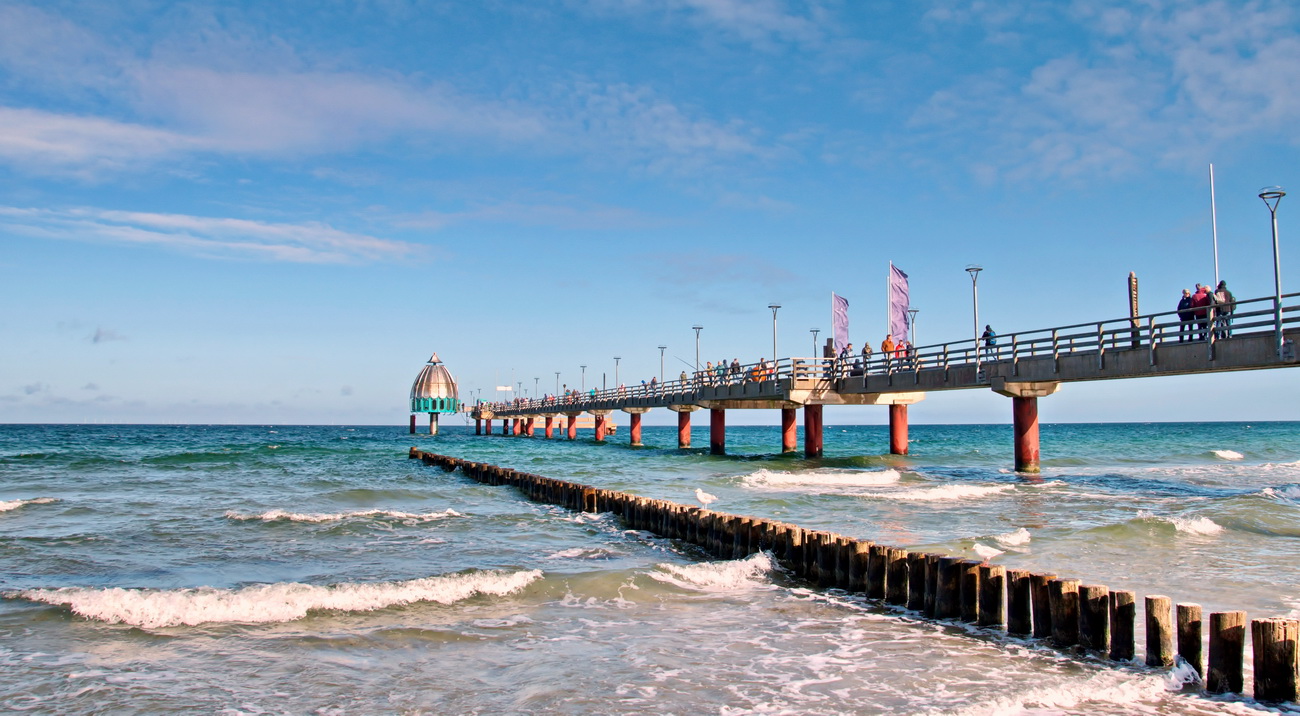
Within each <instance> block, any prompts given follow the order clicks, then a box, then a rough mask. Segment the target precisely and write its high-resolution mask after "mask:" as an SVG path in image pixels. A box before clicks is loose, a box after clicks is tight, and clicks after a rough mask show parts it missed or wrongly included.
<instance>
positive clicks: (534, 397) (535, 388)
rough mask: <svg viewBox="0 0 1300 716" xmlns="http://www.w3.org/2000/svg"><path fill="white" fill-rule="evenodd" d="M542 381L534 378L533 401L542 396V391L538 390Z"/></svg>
mask: <svg viewBox="0 0 1300 716" xmlns="http://www.w3.org/2000/svg"><path fill="white" fill-rule="evenodd" d="M541 381H542V379H541V378H538V377H537V376H533V400H536V399H537V398H539V397H540V396H541V390H540V389H539V388H538V384H539V383H541Z"/></svg>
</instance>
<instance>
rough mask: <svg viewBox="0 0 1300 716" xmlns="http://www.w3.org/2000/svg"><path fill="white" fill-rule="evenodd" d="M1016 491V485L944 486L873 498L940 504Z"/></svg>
mask: <svg viewBox="0 0 1300 716" xmlns="http://www.w3.org/2000/svg"><path fill="white" fill-rule="evenodd" d="M1014 489H1016V486H1015V485H942V486H940V487H918V488H916V489H913V490H900V491H898V492H880V493H875V494H873V495H872V497H878V498H884V499H889V500H903V501H906V502H938V501H943V500H965V499H971V498H978V497H988V496H989V495H996V494H998V493H1002V492H1009V491H1011V490H1014Z"/></svg>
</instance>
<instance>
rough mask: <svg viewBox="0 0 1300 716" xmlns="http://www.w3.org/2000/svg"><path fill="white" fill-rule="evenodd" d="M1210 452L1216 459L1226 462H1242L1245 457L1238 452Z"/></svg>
mask: <svg viewBox="0 0 1300 716" xmlns="http://www.w3.org/2000/svg"><path fill="white" fill-rule="evenodd" d="M1210 452H1211V453H1213V454H1214V456H1215V457H1218V458H1222V459H1224V460H1240V459H1242V458H1244V457H1245V455H1242V454H1241V453H1239V452H1237V451H1236V450H1211V451H1210Z"/></svg>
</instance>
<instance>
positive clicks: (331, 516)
mask: <svg viewBox="0 0 1300 716" xmlns="http://www.w3.org/2000/svg"><path fill="white" fill-rule="evenodd" d="M226 517H228V518H230V519H232V520H262V521H263V522H275V521H277V520H284V521H286V522H314V523H319V522H341V521H343V520H351V519H357V518H361V517H379V518H386V519H393V520H399V521H401V522H403V523H405V524H408V525H409V524H417V523H420V522H431V521H433V520H442V519H446V518H448V517H464V515H462V514H461V513H459V512H457V511H455V510H453V509H446V510H443V511H442V512H423V513H416V512H398V511H396V510H353V511H351V512H317V513H306V512H288V511H285V510H269V511H267V512H259V513H256V514H248V513H243V512H236V511H235V510H227V511H226Z"/></svg>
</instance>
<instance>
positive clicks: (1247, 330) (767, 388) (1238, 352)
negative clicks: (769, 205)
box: [469, 293, 1300, 472]
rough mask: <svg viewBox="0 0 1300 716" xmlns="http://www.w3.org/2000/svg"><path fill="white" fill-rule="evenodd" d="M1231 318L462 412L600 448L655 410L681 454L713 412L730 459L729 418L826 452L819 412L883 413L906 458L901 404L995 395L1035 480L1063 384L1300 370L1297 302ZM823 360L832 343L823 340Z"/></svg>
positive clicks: (1173, 321)
mask: <svg viewBox="0 0 1300 716" xmlns="http://www.w3.org/2000/svg"><path fill="white" fill-rule="evenodd" d="M1231 309H1232V311H1231V313H1230V314H1226V315H1219V316H1215V315H1213V311H1211V315H1210V316H1208V317H1207V318H1206V319H1205V320H1204V322H1198V321H1192V322H1183V321H1180V320H1179V318H1178V315H1177V312H1176V311H1169V312H1164V313H1153V314H1147V315H1142V316H1125V317H1124V318H1118V319H1112V320H1105V321H1098V322H1095V323H1080V324H1074V325H1069V326H1058V327H1054V328H1047V329H1040V330H1033V331H1022V332H1019V333H1011V334H1006V335H1000V336H998V337H997V341H998V343H997V345H979V344H977V342H976V341H975V340H973V339H969V338H968V339H965V340H961V341H953V342H949V343H940V344H937V345H931V346H922V347H919V348H913V349H912V350H911V351H910V352H908V353H906V354H904V353H902V352H896V353H894V354H891V355H883V354H881V353H876V354H873V355H872V356H871V358H870V359H868V360H866V361H865V362H864V361H862V360H861V356H850V357H848V358H847V359H846V360H841V359H837V358H834V357H830V356H827V357H819V358H781V359H778V360H776V361H765V362H762V363H757V364H749V365H744V366H740V367H739V370H731V369H719V370H717V371H715V372H713V373H706V372H704V371H700V372H696V373H694V374H693V375H688V376H687V378H686V379H685V380H681V379H677V380H670V381H664V382H662V383H660V382H657V381H656V382H655V383H654V384H652V385H649V384H641V385H635V386H629V387H625V388H624V387H615V388H610V389H603V390H596V389H593V390H591V391H588V392H586V393H585V394H580V395H570V396H554V397H547V398H533V399H527V400H523V399H521V400H516V401H512V402H508V403H480V404H478V405H475V406H472V407H471V408H469V413H470V415H471V416H472V417H473V418H474V421H475V433H476V434H482V433H483V432H484V428H485V427H486V432H487V434H489V435H490V434H492V421H494V420H501V421H503V423H502V433H503V434H513V435H526V436H532V435H533V434H534V430H535V427H536V421H537V420H542V421H544V423H545V428H544V429H545V435H546V437H547V438H552V437H553V436H554V430H555V427H556V423H555V420H556V418H557V417H561V416H563V417H566V418H567V419H568V420H567V425H566V426H565V427H566V428H567V431H566V432H567V437H568V438H569V439H570V440H572V439H574V438H576V437H577V426H576V418H577V416H579V415H582V414H583V413H588V414H591V415H593V416H595V422H596V425H595V433H596V440H597V441H603V440H604V439H605V432H606V430H605V426H606V421H607V419H608V416H609V415H610V414H611V413H612V412H614V411H616V410H621V411H623V412H626V413H629V414H630V415H631V430H630V431H629V432H630V439H631V442H632V444H633V445H639V444H640V443H641V416H642V415H644V414H645V413H646V412H649V411H650V410H652V409H654V408H666V409H668V410H672V411H674V412H676V413H677V425H678V446H679V447H682V448H686V447H690V444H691V418H690V416H691V413H692V412H695V411H697V410H701V409H707V410H709V446H710V449H711V451H712V452H714V453H717V454H722V453H725V451H726V411H727V410H728V409H751V410H752V409H769V410H773V409H775V410H780V411H781V426H782V450H783V451H785V452H793V451H795V450H796V449H797V444H796V441H797V431H796V427H795V425H796V412H795V411H796V410H797V409H799V408H803V411H804V452H805V454H806V455H807V456H808V457H818V456H820V455H821V454H822V413H823V407H824V406H827V405H888V406H889V410H890V412H889V424H890V439H889V442H890V452H892V453H894V454H907V406H908V405H910V404H913V403H916V402H919V401H921V400H923V399H924V398H925V396H926V393H927V392H931V391H944V390H970V389H985V390H989V389H991V390H993V391H994V392H996V393H998V394H999V395H1003V396H1006V397H1009V398H1011V399H1012V416H1013V423H1014V427H1015V467H1016V469H1017V470H1019V471H1025V472H1037V471H1038V463H1039V446H1038V398H1040V397H1045V396H1048V395H1051V394H1053V393H1055V392H1057V390H1059V389H1060V387H1061V385H1062V384H1064V383H1074V382H1085V381H1095V380H1118V379H1126V378H1146V377H1153V376H1161V375H1189V374H1201V373H1220V372H1226V371H1239V370H1260V369H1271V368H1288V367H1294V366H1297V365H1300V363H1297V360H1296V349H1295V341H1296V339H1297V338H1298V337H1300V293H1292V294H1286V295H1283V296H1269V297H1266V298H1257V299H1250V300H1244V301H1238V302H1236V303H1235V304H1233V305H1232V306H1231ZM827 344H828V347H827V349H826V350H827V352H828V353H830V352H831V349H830V347H829V346H830V341H827Z"/></svg>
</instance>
